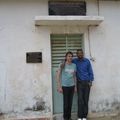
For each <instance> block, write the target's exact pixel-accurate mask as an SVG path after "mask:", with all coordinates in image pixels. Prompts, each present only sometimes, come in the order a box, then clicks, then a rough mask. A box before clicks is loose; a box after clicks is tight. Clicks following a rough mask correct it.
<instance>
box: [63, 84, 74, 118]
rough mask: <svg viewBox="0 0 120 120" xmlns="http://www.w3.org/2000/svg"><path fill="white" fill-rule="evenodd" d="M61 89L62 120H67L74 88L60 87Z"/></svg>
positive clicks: (69, 114) (69, 116)
mask: <svg viewBox="0 0 120 120" xmlns="http://www.w3.org/2000/svg"><path fill="white" fill-rule="evenodd" d="M62 89H63V118H64V119H65V120H69V119H70V118H71V109H72V101H73V95H74V86H72V87H62Z"/></svg>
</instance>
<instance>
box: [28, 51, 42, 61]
mask: <svg viewBox="0 0 120 120" xmlns="http://www.w3.org/2000/svg"><path fill="white" fill-rule="evenodd" d="M26 62H27V63H42V52H28V53H26Z"/></svg>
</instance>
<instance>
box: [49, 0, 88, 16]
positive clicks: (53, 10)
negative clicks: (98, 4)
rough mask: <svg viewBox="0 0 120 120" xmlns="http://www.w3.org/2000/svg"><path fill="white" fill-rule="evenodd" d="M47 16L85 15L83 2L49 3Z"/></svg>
mask: <svg viewBox="0 0 120 120" xmlns="http://www.w3.org/2000/svg"><path fill="white" fill-rule="evenodd" d="M48 6H49V9H48V11H49V15H62V16H64V15H73V16H76V15H78V16H80V15H86V2H85V1H49V3H48Z"/></svg>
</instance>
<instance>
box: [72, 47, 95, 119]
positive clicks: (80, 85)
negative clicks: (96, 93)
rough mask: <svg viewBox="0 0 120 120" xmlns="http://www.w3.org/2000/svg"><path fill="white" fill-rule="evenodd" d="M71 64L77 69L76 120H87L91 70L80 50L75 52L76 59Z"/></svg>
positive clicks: (91, 78)
mask: <svg viewBox="0 0 120 120" xmlns="http://www.w3.org/2000/svg"><path fill="white" fill-rule="evenodd" d="M73 63H75V64H76V67H77V71H76V72H77V76H76V77H77V92H78V120H87V115H88V101H89V93H90V88H91V86H92V81H93V80H94V75H93V70H92V66H91V64H90V61H89V60H88V59H87V58H85V57H84V54H83V50H82V49H78V50H77V58H75V59H73Z"/></svg>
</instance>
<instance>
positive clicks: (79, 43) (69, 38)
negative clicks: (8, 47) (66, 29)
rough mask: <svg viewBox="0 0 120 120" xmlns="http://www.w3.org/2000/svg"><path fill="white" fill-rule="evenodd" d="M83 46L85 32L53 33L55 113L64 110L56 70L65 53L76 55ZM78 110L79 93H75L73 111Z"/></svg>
mask: <svg viewBox="0 0 120 120" xmlns="http://www.w3.org/2000/svg"><path fill="white" fill-rule="evenodd" d="M80 48H83V34H51V53H52V86H53V88H52V90H53V113H54V114H57V113H62V112H63V96H62V94H60V93H58V92H57V89H56V88H57V87H56V86H57V85H56V70H57V68H58V65H59V63H60V62H61V61H63V60H64V56H65V53H66V52H67V51H71V52H73V53H74V56H76V50H77V49H80ZM76 111H77V94H75V95H74V100H73V106H72V112H76Z"/></svg>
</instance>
